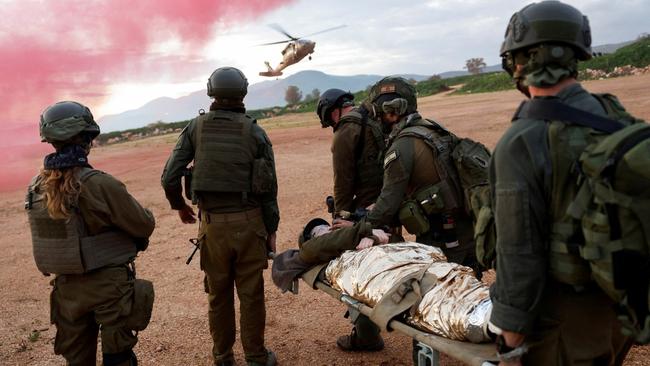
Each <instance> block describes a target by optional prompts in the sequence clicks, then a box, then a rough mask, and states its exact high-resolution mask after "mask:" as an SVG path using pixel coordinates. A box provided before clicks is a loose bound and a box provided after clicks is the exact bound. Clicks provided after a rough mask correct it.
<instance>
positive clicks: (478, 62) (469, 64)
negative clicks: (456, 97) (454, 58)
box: [464, 57, 487, 75]
mask: <svg viewBox="0 0 650 366" xmlns="http://www.w3.org/2000/svg"><path fill="white" fill-rule="evenodd" d="M485 66H487V65H486V64H485V61H484V60H483V57H476V58H470V59H469V60H467V61H465V67H464V68H465V69H467V71H469V72H470V73H472V74H474V75H477V74H480V73H481V72H482V71H483V68H484V67H485Z"/></svg>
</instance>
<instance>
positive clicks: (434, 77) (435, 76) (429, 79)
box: [427, 74, 442, 81]
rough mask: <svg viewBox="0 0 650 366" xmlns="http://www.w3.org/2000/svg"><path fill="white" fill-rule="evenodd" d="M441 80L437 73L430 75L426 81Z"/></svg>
mask: <svg viewBox="0 0 650 366" xmlns="http://www.w3.org/2000/svg"><path fill="white" fill-rule="evenodd" d="M439 80H442V77H441V76H440V75H438V74H434V75H431V76H430V77H429V78H428V79H427V81H439Z"/></svg>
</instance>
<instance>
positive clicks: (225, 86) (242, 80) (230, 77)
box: [208, 67, 248, 100]
mask: <svg viewBox="0 0 650 366" xmlns="http://www.w3.org/2000/svg"><path fill="white" fill-rule="evenodd" d="M247 93H248V80H247V79H246V76H244V73H243V72H241V71H240V70H239V69H237V68H234V67H220V68H218V69H216V70H214V72H212V75H210V78H209V79H208V96H209V97H212V98H226V99H239V100H241V99H244V97H245V96H246V94H247Z"/></svg>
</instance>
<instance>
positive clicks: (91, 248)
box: [25, 168, 137, 274]
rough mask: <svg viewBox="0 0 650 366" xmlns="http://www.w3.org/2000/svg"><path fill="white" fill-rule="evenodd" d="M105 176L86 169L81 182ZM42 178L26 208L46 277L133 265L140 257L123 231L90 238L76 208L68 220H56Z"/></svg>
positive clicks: (32, 186)
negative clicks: (42, 187)
mask: <svg viewBox="0 0 650 366" xmlns="http://www.w3.org/2000/svg"><path fill="white" fill-rule="evenodd" d="M99 173H101V172H100V171H98V170H94V169H90V168H82V169H81V170H80V171H79V181H80V182H81V183H82V184H83V182H85V181H86V180H87V179H88V178H89V177H91V176H92V175H95V174H99ZM41 182H42V179H41V177H40V176H37V177H36V178H34V180H32V183H31V184H30V186H29V190H28V192H27V199H26V202H25V209H27V217H28V219H29V225H30V228H31V233H32V246H33V253H34V260H35V261H36V266H37V267H38V270H39V271H41V272H42V273H43V274H50V273H54V274H82V273H85V272H89V271H92V270H95V269H98V268H102V267H105V266H108V265H120V264H124V263H127V262H130V261H132V260H133V258H135V256H136V255H137V249H136V245H135V243H134V241H133V239H132V238H131V237H130V236H129V235H127V234H126V233H124V232H121V231H109V232H105V233H102V234H98V235H93V236H88V233H87V232H86V227H85V223H84V220H83V217H81V214H80V211H79V208H78V207H77V206H76V203H75V205H74V206H73V207H72V211H73V213H72V215H71V216H70V217H69V218H68V219H52V218H51V217H50V215H49V213H48V211H47V204H46V202H45V195H44V192H41V187H40V184H41Z"/></svg>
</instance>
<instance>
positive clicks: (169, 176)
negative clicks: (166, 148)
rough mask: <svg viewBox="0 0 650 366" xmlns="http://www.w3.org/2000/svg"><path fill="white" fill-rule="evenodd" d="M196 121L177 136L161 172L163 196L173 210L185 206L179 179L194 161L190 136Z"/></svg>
mask: <svg viewBox="0 0 650 366" xmlns="http://www.w3.org/2000/svg"><path fill="white" fill-rule="evenodd" d="M195 121H196V120H192V121H191V122H190V123H189V124H188V125H187V126H186V127H185V129H183V131H182V132H181V134H180V136H178V141H177V142H176V146H175V147H174V150H173V151H172V153H171V155H170V156H169V159H167V163H166V164H165V169H164V170H163V173H162V177H161V178H160V182H161V184H162V187H163V189H164V190H165V196H166V197H167V200H168V201H169V204H170V205H171V208H172V209H174V210H179V209H182V208H184V207H185V206H186V203H185V199H184V198H183V187H182V185H181V177H182V176H183V170H184V169H185V168H187V166H188V165H189V163H190V162H191V161H192V160H193V159H194V146H193V144H192V134H193V133H194V129H195V126H196V122H195Z"/></svg>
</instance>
